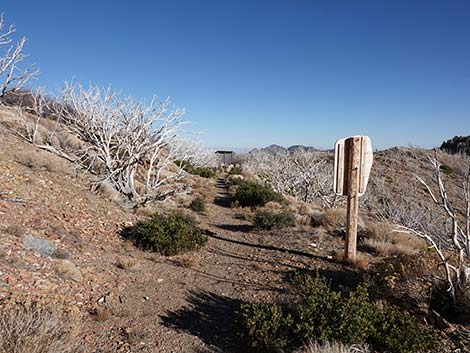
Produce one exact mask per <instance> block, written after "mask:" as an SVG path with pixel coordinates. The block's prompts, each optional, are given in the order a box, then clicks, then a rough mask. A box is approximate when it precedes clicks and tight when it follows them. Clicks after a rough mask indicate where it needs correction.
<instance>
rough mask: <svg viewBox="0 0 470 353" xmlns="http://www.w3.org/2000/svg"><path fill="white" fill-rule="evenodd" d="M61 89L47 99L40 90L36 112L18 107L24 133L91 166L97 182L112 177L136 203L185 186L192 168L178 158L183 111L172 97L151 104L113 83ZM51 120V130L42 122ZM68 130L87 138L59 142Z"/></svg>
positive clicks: (30, 139) (115, 185)
mask: <svg viewBox="0 0 470 353" xmlns="http://www.w3.org/2000/svg"><path fill="white" fill-rule="evenodd" d="M61 93H62V95H61V96H60V97H56V98H47V97H46V96H45V94H44V90H43V89H38V90H37V91H35V92H34V93H33V94H32V97H33V102H34V104H33V108H29V109H30V110H31V111H28V110H27V109H26V108H24V107H19V108H18V115H19V116H20V118H21V120H22V122H23V124H22V127H21V128H20V129H18V131H17V133H18V134H19V135H20V136H21V137H22V138H24V139H25V140H27V141H28V142H30V143H32V144H34V145H35V146H36V147H38V148H41V149H43V150H47V151H49V152H52V153H54V154H56V155H58V156H60V157H62V158H65V159H67V160H69V161H72V162H74V163H75V164H76V165H77V166H78V167H80V168H83V169H87V170H88V171H90V172H91V173H92V174H94V175H96V176H97V183H100V182H108V183H109V184H111V185H112V187H113V188H114V189H115V190H116V191H118V192H119V193H120V194H122V195H124V196H125V197H126V198H127V199H128V200H129V203H130V204H131V205H132V206H133V207H138V206H143V205H145V204H147V203H150V202H154V201H162V200H165V199H166V198H167V197H169V196H171V195H173V194H174V193H176V192H179V191H182V188H184V186H183V185H181V183H178V182H179V181H180V180H181V179H182V178H184V177H185V176H186V173H185V172H184V171H183V170H182V169H181V168H178V167H177V166H175V165H174V164H173V161H174V159H175V157H176V152H177V151H178V150H180V140H179V139H178V133H179V132H180V129H181V127H182V126H183V125H184V124H185V122H184V121H182V120H181V117H182V115H183V113H184V111H183V110H181V109H179V108H176V107H171V106H170V101H169V99H166V100H163V101H158V100H157V99H156V98H154V99H152V101H151V102H150V103H148V104H146V103H144V102H136V101H135V100H134V99H132V98H131V97H128V98H121V97H120V95H119V94H118V92H116V91H114V90H112V89H111V88H108V89H105V90H102V89H100V88H98V87H93V86H91V87H90V88H88V89H85V88H83V87H82V86H81V85H79V84H74V83H67V84H66V85H65V87H64V89H63V90H62V91H61ZM46 116H47V118H46ZM46 120H47V121H48V122H49V123H48V125H49V128H48V129H45V128H44V127H43V126H42V125H44V123H45V122H46ZM51 126H52V127H51ZM64 133H66V134H69V135H73V136H75V137H76V138H77V139H78V140H79V141H81V143H80V144H79V145H77V146H76V147H74V148H72V149H71V150H70V149H69V150H67V149H66V148H65V147H64V146H63V145H61V144H60V143H59V144H58V143H54V138H55V137H59V136H60V135H64Z"/></svg>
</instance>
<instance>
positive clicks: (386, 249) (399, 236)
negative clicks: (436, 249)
mask: <svg viewBox="0 0 470 353" xmlns="http://www.w3.org/2000/svg"><path fill="white" fill-rule="evenodd" d="M363 236H364V239H363V240H362V245H363V246H364V247H365V248H367V249H369V250H371V251H373V252H374V253H376V254H377V255H380V256H391V255H412V254H416V253H418V252H419V251H420V250H421V249H423V247H424V246H425V244H424V242H423V240H422V239H420V238H418V237H416V236H413V235H411V234H408V233H403V232H395V231H394V228H393V226H392V225H391V224H388V223H369V224H368V225H367V228H366V229H365V231H364V232H363Z"/></svg>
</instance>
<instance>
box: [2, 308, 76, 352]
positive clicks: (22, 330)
mask: <svg viewBox="0 0 470 353" xmlns="http://www.w3.org/2000/svg"><path fill="white" fill-rule="evenodd" d="M0 311H1V313H2V315H1V316H0V352H2V353H76V352H79V351H80V350H79V345H80V343H79V340H78V339H77V333H78V331H79V329H78V328H77V327H76V326H75V325H72V324H71V323H70V322H69V321H68V318H67V317H64V315H63V314H61V313H59V310H57V309H55V308H54V306H52V305H49V306H45V305H44V304H41V303H39V302H35V301H27V300H24V301H21V302H16V301H11V302H8V303H5V302H3V303H2V302H0ZM73 327H74V328H75V329H73Z"/></svg>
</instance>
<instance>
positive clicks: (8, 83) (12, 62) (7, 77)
mask: <svg viewBox="0 0 470 353" xmlns="http://www.w3.org/2000/svg"><path fill="white" fill-rule="evenodd" d="M15 32H16V27H15V26H13V25H11V26H9V27H8V28H5V21H4V17H3V14H2V15H0V102H1V99H2V98H3V97H4V96H5V95H6V94H7V93H8V92H17V91H18V90H20V89H21V88H23V87H24V86H25V84H26V83H27V82H28V81H30V80H31V79H33V78H34V77H36V76H37V75H38V74H39V70H38V69H37V68H35V67H34V65H32V66H29V67H27V68H26V69H22V68H21V67H20V66H21V63H22V62H23V61H24V59H25V57H26V56H25V54H24V52H23V49H24V46H25V43H26V37H22V38H21V39H20V40H19V41H18V42H17V43H16V44H13V42H14V40H13V35H14V34H15Z"/></svg>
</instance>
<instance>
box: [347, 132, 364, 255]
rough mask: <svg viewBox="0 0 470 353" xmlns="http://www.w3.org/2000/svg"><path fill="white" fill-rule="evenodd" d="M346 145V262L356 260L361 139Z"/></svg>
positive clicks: (354, 138)
mask: <svg viewBox="0 0 470 353" xmlns="http://www.w3.org/2000/svg"><path fill="white" fill-rule="evenodd" d="M345 143H346V144H348V148H346V150H348V151H349V153H348V156H345V157H346V158H348V163H347V166H348V171H347V188H348V209H347V220H346V249H345V258H346V260H347V261H354V260H355V259H356V244H357V217H358V208H359V196H358V192H359V179H360V176H359V168H360V163H361V153H362V151H361V149H362V139H361V138H360V137H351V138H349V139H347V140H346V141H345Z"/></svg>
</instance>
